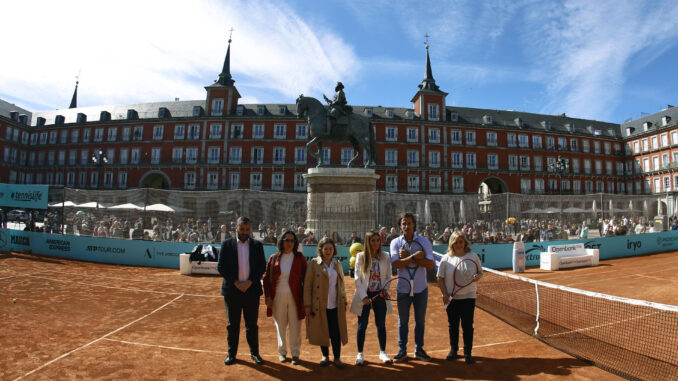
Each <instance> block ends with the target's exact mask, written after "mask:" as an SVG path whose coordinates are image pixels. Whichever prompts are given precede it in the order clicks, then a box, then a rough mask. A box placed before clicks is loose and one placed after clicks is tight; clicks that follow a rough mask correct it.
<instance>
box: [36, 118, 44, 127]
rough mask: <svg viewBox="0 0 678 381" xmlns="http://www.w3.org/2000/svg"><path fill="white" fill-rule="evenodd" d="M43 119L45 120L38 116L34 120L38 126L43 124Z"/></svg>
mask: <svg viewBox="0 0 678 381" xmlns="http://www.w3.org/2000/svg"><path fill="white" fill-rule="evenodd" d="M45 121H46V120H45V118H43V117H41V116H39V117H38V119H37V120H36V124H37V125H38V126H44V125H45Z"/></svg>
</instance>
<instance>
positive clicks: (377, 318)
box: [357, 291, 386, 352]
mask: <svg viewBox="0 0 678 381" xmlns="http://www.w3.org/2000/svg"><path fill="white" fill-rule="evenodd" d="M377 294H378V292H369V291H368V292H367V297H368V298H372V297H374V296H376V295H377ZM372 309H373V310H374V323H375V324H376V326H377V337H378V338H379V349H380V350H382V351H385V350H386V301H385V300H383V299H376V300H374V301H373V302H372V303H370V304H366V305H364V306H363V311H362V312H361V313H360V316H359V317H358V333H357V336H358V337H357V343H358V352H362V351H363V346H364V344H365V331H367V323H368V322H369V321H370V310H372Z"/></svg>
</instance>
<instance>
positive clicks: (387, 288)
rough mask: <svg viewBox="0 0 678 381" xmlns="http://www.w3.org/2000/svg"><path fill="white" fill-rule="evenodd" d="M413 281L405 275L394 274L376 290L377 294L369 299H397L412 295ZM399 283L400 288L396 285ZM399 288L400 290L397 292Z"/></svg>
mask: <svg viewBox="0 0 678 381" xmlns="http://www.w3.org/2000/svg"><path fill="white" fill-rule="evenodd" d="M413 283H414V281H413V280H410V279H408V278H405V277H399V276H395V277H393V278H391V279H389V280H388V282H386V283H385V284H384V286H383V287H382V288H381V290H379V291H378V293H377V295H375V296H373V297H372V299H371V301H372V302H374V301H375V300H398V299H405V298H409V297H410V296H414V292H413V291H414V288H413V287H412V285H413ZM399 285H400V288H399V287H398V286H399ZM398 289H400V292H398Z"/></svg>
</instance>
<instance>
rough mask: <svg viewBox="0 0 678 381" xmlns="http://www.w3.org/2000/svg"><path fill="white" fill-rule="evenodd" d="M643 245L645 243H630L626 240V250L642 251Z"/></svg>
mask: <svg viewBox="0 0 678 381" xmlns="http://www.w3.org/2000/svg"><path fill="white" fill-rule="evenodd" d="M642 244H643V243H642V242H640V241H629V240H628V239H627V240H626V248H627V249H633V251H636V249H640V247H641V246H642Z"/></svg>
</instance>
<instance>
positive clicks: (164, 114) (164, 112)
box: [158, 107, 172, 119]
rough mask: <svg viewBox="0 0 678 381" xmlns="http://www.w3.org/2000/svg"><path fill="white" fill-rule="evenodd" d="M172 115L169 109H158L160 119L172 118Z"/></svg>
mask: <svg viewBox="0 0 678 381" xmlns="http://www.w3.org/2000/svg"><path fill="white" fill-rule="evenodd" d="M171 116H172V115H171V114H170V111H169V109H168V108H167V107H160V108H159V109H158V118H159V119H164V118H170V117H171Z"/></svg>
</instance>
